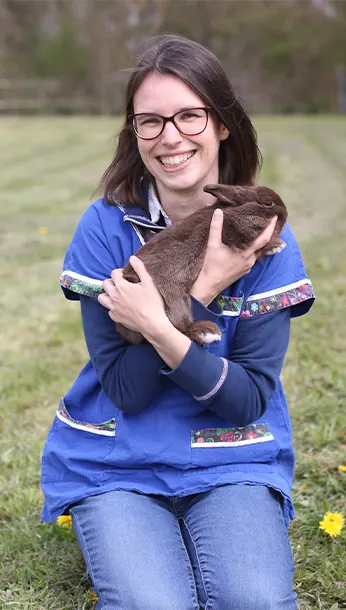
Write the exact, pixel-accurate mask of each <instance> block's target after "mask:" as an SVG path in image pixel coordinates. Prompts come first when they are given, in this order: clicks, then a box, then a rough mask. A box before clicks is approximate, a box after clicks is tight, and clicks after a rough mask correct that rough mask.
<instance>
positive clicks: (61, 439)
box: [42, 400, 116, 482]
mask: <svg viewBox="0 0 346 610" xmlns="http://www.w3.org/2000/svg"><path fill="white" fill-rule="evenodd" d="M115 429H116V423H115V418H111V419H109V420H107V421H102V422H100V423H98V422H95V423H91V422H87V421H82V420H80V419H77V418H76V417H73V415H72V414H71V413H70V411H68V410H67V408H66V406H65V403H64V400H61V401H60V404H59V407H58V409H57V412H56V417H55V419H54V421H53V424H52V427H51V430H50V432H49V434H48V437H47V440H46V444H45V447H44V450H43V455H42V480H43V482H45V481H60V480H70V479H91V480H94V481H95V480H97V479H99V478H100V476H101V474H102V462H103V460H104V459H105V458H106V456H107V455H108V454H109V453H110V452H111V451H112V449H113V446H114V439H115Z"/></svg>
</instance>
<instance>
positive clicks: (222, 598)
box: [205, 587, 297, 610]
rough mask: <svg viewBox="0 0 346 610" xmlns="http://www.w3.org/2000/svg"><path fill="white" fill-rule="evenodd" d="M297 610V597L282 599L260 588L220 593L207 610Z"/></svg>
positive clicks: (208, 605) (280, 595)
mask: <svg viewBox="0 0 346 610" xmlns="http://www.w3.org/2000/svg"><path fill="white" fill-rule="evenodd" d="M240 608H241V609H242V610H245V609H246V610H278V609H279V608H282V610H296V609H297V605H296V595H295V594H294V593H292V595H289V596H286V597H282V594H280V593H279V592H277V594H275V592H273V591H271V590H261V589H258V588H256V589H255V588H254V589H253V588H245V587H244V588H241V587H240V588H239V589H238V590H231V591H227V590H223V591H220V592H219V594H218V595H217V597H213V598H210V599H209V600H208V603H207V605H206V607H205V610H240Z"/></svg>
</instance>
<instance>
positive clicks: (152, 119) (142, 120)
mask: <svg viewBox="0 0 346 610" xmlns="http://www.w3.org/2000/svg"><path fill="white" fill-rule="evenodd" d="M136 120H137V125H140V126H141V125H157V124H158V123H160V118H159V117H156V116H150V115H149V116H142V117H138V118H137V119H136Z"/></svg>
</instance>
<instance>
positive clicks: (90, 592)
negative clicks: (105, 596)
mask: <svg viewBox="0 0 346 610" xmlns="http://www.w3.org/2000/svg"><path fill="white" fill-rule="evenodd" d="M88 595H89V597H90V599H91V600H92V601H93V602H97V600H98V597H97V595H96V593H94V591H91V589H90V591H88Z"/></svg>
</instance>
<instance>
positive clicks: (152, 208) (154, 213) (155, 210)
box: [148, 184, 172, 227]
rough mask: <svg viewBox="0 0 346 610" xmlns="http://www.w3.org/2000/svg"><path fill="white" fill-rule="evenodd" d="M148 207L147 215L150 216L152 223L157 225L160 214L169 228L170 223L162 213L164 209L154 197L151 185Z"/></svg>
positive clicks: (164, 213)
mask: <svg viewBox="0 0 346 610" xmlns="http://www.w3.org/2000/svg"><path fill="white" fill-rule="evenodd" d="M148 206H149V214H150V217H151V220H152V222H155V223H157V222H158V220H159V218H160V213H161V214H162V216H163V217H164V219H165V223H166V226H167V227H170V226H171V224H172V221H171V220H170V218H169V217H168V216H167V214H166V212H165V211H164V209H163V208H162V206H161V203H160V202H159V200H158V198H157V197H156V193H155V189H154V187H153V185H152V184H150V185H149V191H148Z"/></svg>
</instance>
